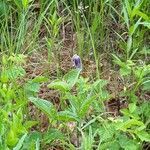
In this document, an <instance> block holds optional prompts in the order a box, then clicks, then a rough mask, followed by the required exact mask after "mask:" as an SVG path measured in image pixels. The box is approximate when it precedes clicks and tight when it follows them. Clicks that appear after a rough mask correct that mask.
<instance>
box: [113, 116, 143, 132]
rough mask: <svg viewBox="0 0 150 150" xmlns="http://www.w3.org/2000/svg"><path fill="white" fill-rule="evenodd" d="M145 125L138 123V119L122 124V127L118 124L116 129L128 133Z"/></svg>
mask: <svg viewBox="0 0 150 150" xmlns="http://www.w3.org/2000/svg"><path fill="white" fill-rule="evenodd" d="M143 125H144V124H143V122H142V121H138V120H137V119H128V120H127V121H125V122H122V123H120V125H119V124H118V126H117V127H116V129H117V130H122V131H124V132H126V131H127V129H128V128H132V127H135V126H137V127H139V126H143Z"/></svg>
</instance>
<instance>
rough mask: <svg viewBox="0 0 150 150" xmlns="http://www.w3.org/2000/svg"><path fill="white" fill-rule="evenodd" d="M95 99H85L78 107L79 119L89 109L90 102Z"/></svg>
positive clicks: (93, 97)
mask: <svg viewBox="0 0 150 150" xmlns="http://www.w3.org/2000/svg"><path fill="white" fill-rule="evenodd" d="M95 99H96V96H92V97H89V98H88V97H87V99H85V100H84V101H83V103H82V105H81V107H80V111H79V113H78V115H79V117H81V118H82V117H84V116H85V115H86V113H87V111H88V109H89V107H90V105H91V104H92V102H93V101H94V100H95Z"/></svg>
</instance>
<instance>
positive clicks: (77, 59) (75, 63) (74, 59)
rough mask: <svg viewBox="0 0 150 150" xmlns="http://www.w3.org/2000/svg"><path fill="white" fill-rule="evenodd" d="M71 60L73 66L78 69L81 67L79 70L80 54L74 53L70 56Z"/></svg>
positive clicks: (80, 65) (80, 63)
mask: <svg viewBox="0 0 150 150" xmlns="http://www.w3.org/2000/svg"><path fill="white" fill-rule="evenodd" d="M72 62H73V66H74V67H75V68H78V69H81V70H82V62H81V58H80V56H78V55H77V54H75V55H74V56H73V57H72Z"/></svg>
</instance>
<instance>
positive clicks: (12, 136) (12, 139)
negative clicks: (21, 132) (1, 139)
mask: <svg viewBox="0 0 150 150" xmlns="http://www.w3.org/2000/svg"><path fill="white" fill-rule="evenodd" d="M6 139H7V140H6V143H7V145H8V146H12V147H14V146H15V145H16V144H17V142H18V141H19V138H18V136H17V135H16V133H15V132H14V131H13V130H12V129H10V131H9V132H8V134H7V138H6Z"/></svg>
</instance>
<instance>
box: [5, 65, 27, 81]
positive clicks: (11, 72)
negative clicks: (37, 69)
mask: <svg viewBox="0 0 150 150" xmlns="http://www.w3.org/2000/svg"><path fill="white" fill-rule="evenodd" d="M5 73H6V74H7V76H8V78H9V79H12V80H13V79H16V78H18V77H23V76H25V73H26V72H25V70H24V69H23V68H22V67H21V66H14V67H12V68H10V69H7V70H6V72H5Z"/></svg>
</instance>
